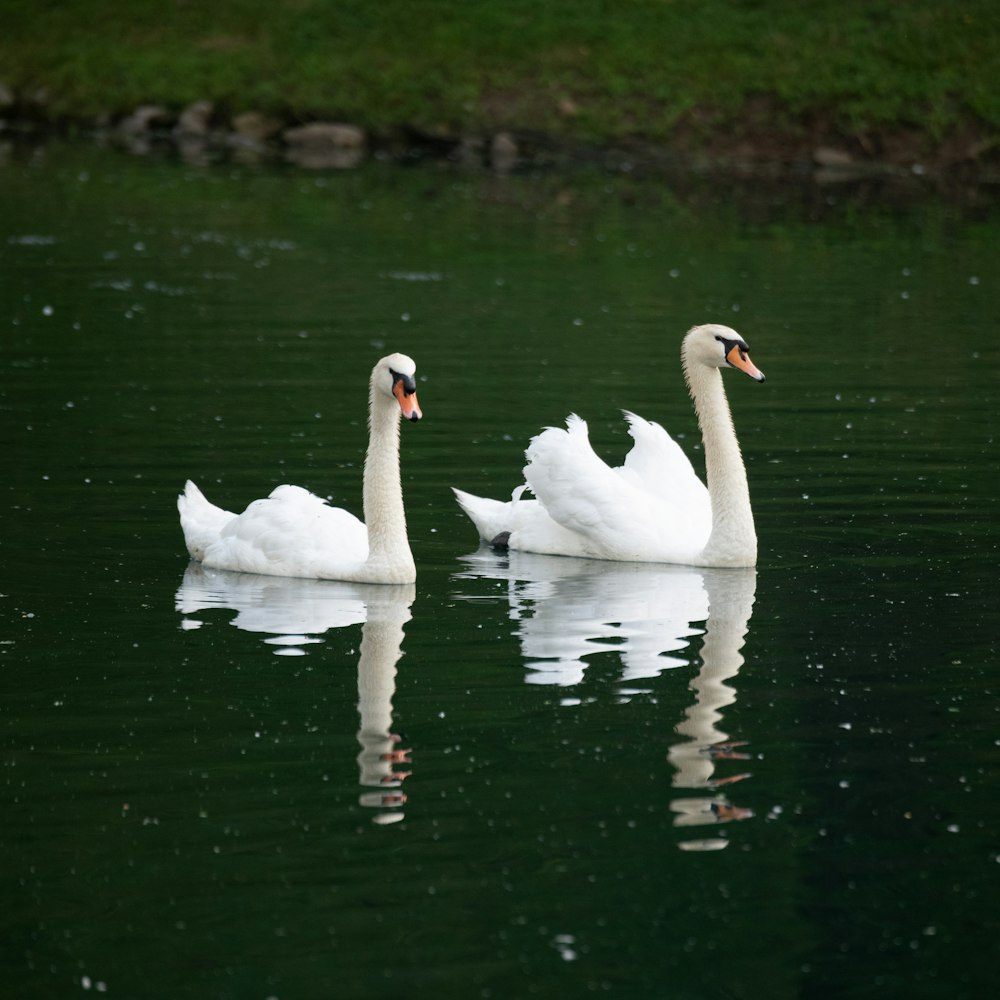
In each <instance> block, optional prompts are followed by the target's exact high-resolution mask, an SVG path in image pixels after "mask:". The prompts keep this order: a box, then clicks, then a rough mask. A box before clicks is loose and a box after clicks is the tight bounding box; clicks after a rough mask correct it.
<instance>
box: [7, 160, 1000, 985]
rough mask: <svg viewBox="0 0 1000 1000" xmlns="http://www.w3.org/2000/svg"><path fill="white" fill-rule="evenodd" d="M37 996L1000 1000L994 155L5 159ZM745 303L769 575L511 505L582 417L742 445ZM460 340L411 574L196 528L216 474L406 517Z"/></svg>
mask: <svg viewBox="0 0 1000 1000" xmlns="http://www.w3.org/2000/svg"><path fill="white" fill-rule="evenodd" d="M0 173H2V175H3V184H2V185H0V218H2V219H3V224H2V226H3V230H2V238H0V271H2V282H0V306H2V308H0V324H2V327H3V329H4V331H5V332H4V334H3V337H2V338H0V366H2V373H3V375H2V381H0V407H2V411H3V419H2V421H0V443H2V447H3V454H4V457H5V462H4V467H5V471H6V475H5V477H4V481H3V488H2V502H0V517H2V521H3V533H2V535H0V546H2V548H0V556H2V562H0V565H2V579H0V594H2V597H3V604H4V607H5V608H6V609H7V614H6V616H5V621H6V626H5V629H4V634H3V636H2V637H0V642H2V645H0V656H2V660H0V662H2V663H3V666H4V676H5V678H6V685H5V698H4V705H3V711H2V713H0V727H2V734H3V764H4V780H3V786H2V787H3V794H4V809H3V813H4V823H3V825H2V833H0V843H2V847H3V857H4V863H3V866H2V877H3V886H4V900H5V906H4V916H3V935H2V936H3V940H4V949H3V953H4V966H3V967H4V978H5V981H6V982H7V983H9V984H10V986H9V988H10V990H12V991H13V992H12V995H15V994H16V995H18V996H24V997H29V996H37V997H48V996H52V997H62V996H66V995H70V994H72V993H75V992H76V991H77V990H81V989H82V990H84V991H102V992H103V991H106V992H107V993H108V994H109V995H111V994H114V995H118V996H127V997H163V996H171V997H178V998H180V997H194V998H201V997H206V998H207V997H212V998H221V997H234V998H243V997H261V998H264V997H271V996H273V997H280V998H282V1000H290V998H298V997H313V996H337V997H361V996H370V995H373V994H375V995H383V996H426V997H441V996H456V997H468V996H483V997H489V996H494V997H503V996H525V995H537V996H560V997H575V996H584V995H590V994H592V993H596V994H601V993H610V994H612V995H620V996H628V997H663V996H671V997H692V998H694V997H699V998H700V997H748V998H750V997H754V998H756V997H762V996H768V997H792V996H810V997H822V996H838V997H839V996H843V997H868V996H887V995H888V996H893V995H897V994H903V993H905V994H906V995H908V996H913V997H948V998H953V997H962V996H972V995H974V994H975V995H981V994H982V993H983V992H984V990H986V989H988V987H989V986H990V985H991V984H992V981H993V979H994V974H993V969H992V963H991V962H990V955H991V948H992V943H993V941H994V940H995V939H996V936H997V933H998V931H1000V926H998V920H997V915H996V913H997V911H996V907H995V905H994V902H993V900H994V897H995V889H994V885H995V882H996V878H997V874H998V867H997V863H998V857H1000V844H998V841H997V833H996V831H997V826H998V820H1000V816H998V807H997V804H996V794H995V785H996V780H997V777H998V740H1000V734H998V727H997V716H998V712H997V706H998V702H997V697H996V690H995V688H996V680H995V659H996V634H997V631H998V627H1000V614H998V606H997V602H996V601H995V600H994V599H993V596H992V595H993V593H994V590H995V586H994V577H995V564H996V557H997V548H996V532H995V528H994V525H995V523H996V515H997V510H996V501H995V497H996V494H997V473H996V461H995V454H996V450H995V443H994V434H995V432H994V426H993V424H994V421H993V419H992V417H993V413H994V410H995V408H996V388H995V387H996V386H997V384H998V378H1000V348H998V346H997V343H996V340H995V338H994V337H993V335H992V331H993V330H994V329H996V327H997V321H998V318H1000V317H998V311H1000V296H998V294H997V286H996V249H995V248H996V246H997V245H998V239H1000V214H998V211H997V206H996V203H995V202H994V201H992V200H990V198H989V193H988V192H986V193H984V194H982V195H981V197H980V199H979V200H978V201H974V202H967V203H957V202H955V201H945V200H939V199H937V198H935V197H934V196H933V195H931V194H923V195H921V196H920V197H915V198H909V197H908V198H905V199H904V198H897V197H895V195H894V193H893V192H891V191H881V190H877V189H863V190H862V189H850V188H804V189H802V190H801V191H798V190H793V189H790V188H788V189H783V190H764V189H760V188H757V187H752V186H748V187H744V188H736V187H733V186H723V185H717V184H711V183H709V182H708V181H703V182H698V183H694V184H690V185H686V186H679V187H678V186H672V185H669V184H667V183H665V182H663V181H662V179H637V178H629V177H621V176H609V175H601V174H597V173H581V174H577V175H558V176H556V175H548V176H516V175H515V176H511V177H506V178H495V177H490V176H487V175H484V174H479V173H462V172H458V171H453V170H447V169H441V168H438V167H415V168H413V169H409V170H407V169H402V168H399V167H391V166H388V165H380V164H370V165H368V166H366V167H364V168H362V169H359V170H357V171H353V172H345V173H332V174H318V173H308V172H302V171H296V170H291V169H288V170H269V171H264V170H260V171H258V170H255V169H253V168H249V167H235V168H234V167H226V168H219V167H195V166H190V165H185V164H181V163H174V162H155V161H153V162H139V161H134V160H129V159H126V158H122V157H120V156H118V155H116V154H113V153H110V152H104V151H100V150H95V149H92V148H89V147H74V146H53V147H48V148H47V149H46V150H43V151H40V152H31V153H28V152H23V151H15V153H14V154H12V155H11V156H10V157H9V158H8V159H7V160H6V161H5V162H4V163H3V165H2V167H0ZM707 321H715V322H725V323H729V324H730V325H733V326H735V327H737V329H739V331H740V332H741V333H742V334H743V335H744V336H745V337H746V339H747V340H748V341H749V343H750V345H751V347H752V349H753V356H754V360H755V361H756V362H757V363H758V364H759V365H760V367H761V368H762V369H763V370H764V371H765V372H766V373H767V376H768V381H767V383H766V384H765V385H763V386H758V385H756V384H754V383H752V382H750V381H749V380H746V379H741V378H740V377H739V376H738V375H737V374H736V373H731V377H729V378H728V379H727V386H728V391H729V396H730V400H731V402H732V405H733V410H734V417H735V421H736V425H737V429H738V433H739V435H740V439H741V443H742V446H743V451H744V455H745V458H746V461H747V466H748V471H749V478H750V485H751V492H752V496H753V502H754V508H755V511H756V517H757V529H758V535H759V538H760V550H761V558H760V563H759V565H758V567H757V569H756V571H755V572H754V571H750V572H736V573H727V572H719V571H714V572H710V571H696V570H692V569H685V568H679V567H672V568H671V567H655V566H639V567H636V566H619V565H605V564H600V563H592V562H582V561H575V560H560V559H552V558H544V557H533V556H524V555H518V554H516V553H512V554H510V555H509V556H499V555H496V554H494V553H491V552H489V551H485V550H478V549H477V544H476V538H475V533H474V531H473V530H472V527H471V525H470V524H469V523H468V522H467V521H466V520H465V518H464V516H463V515H462V513H461V512H460V511H459V509H458V507H457V506H456V505H455V504H454V502H453V501H452V499H451V496H450V491H449V489H448V487H449V486H450V485H453V484H454V485H460V486H462V487H463V488H466V489H469V490H472V491H473V492H479V493H483V494H488V495H492V496H506V495H509V492H510V490H511V489H512V488H513V487H515V486H516V485H518V483H519V481H520V480H519V469H520V467H521V465H522V452H523V448H524V445H525V444H526V443H527V440H528V438H529V437H530V436H531V435H532V434H533V433H536V432H537V431H538V430H539V429H540V428H541V427H543V426H546V425H548V424H553V423H558V422H559V421H561V420H562V419H563V418H564V417H565V415H566V414H567V413H568V412H570V411H577V412H579V413H580V414H581V415H583V416H584V417H586V418H587V419H588V422H589V425H590V431H591V437H592V439H593V440H594V442H595V444H596V446H597V447H598V449H599V450H600V451H601V453H602V454H604V455H606V456H607V457H608V458H609V459H614V460H618V459H620V457H621V455H622V454H623V453H624V451H625V449H626V448H627V445H628V443H629V442H630V439H629V438H628V437H627V434H626V433H625V428H624V423H623V421H622V419H621V415H620V409H621V408H628V409H631V410H635V411H636V412H638V413H641V414H643V415H645V416H647V417H650V418H653V419H656V420H659V421H660V422H662V423H663V424H664V425H665V426H666V427H667V428H668V430H670V431H671V432H672V433H673V434H674V435H675V436H676V437H677V438H678V440H679V441H680V442H681V444H682V445H683V446H684V447H685V448H686V449H687V450H688V451H689V453H690V454H692V456H693V458H694V460H695V464H696V466H698V465H699V464H700V454H699V438H698V434H697V428H696V425H695V423H694V419H693V415H692V413H691V409H690V404H689V402H688V400H687V397H686V395H685V392H684V389H683V383H682V380H681V377H680V372H679V368H678V364H677V353H678V349H679V342H680V338H681V336H682V334H683V332H684V331H685V330H686V329H687V327H688V326H690V325H692V324H693V323H697V322H707ZM393 350H402V351H405V352H407V353H409V354H411V355H412V356H413V357H414V358H415V359H416V360H417V363H418V378H419V380H420V385H419V391H420V398H421V404H422V406H423V409H424V414H425V419H424V420H423V421H422V422H421V423H420V424H418V425H412V426H409V425H408V426H405V427H404V428H403V442H402V443H403V459H402V460H403V479H404V489H405V492H406V499H407V510H408V519H409V524H410V534H411V537H412V543H413V549H414V554H415V557H416V559H417V563H418V567H419V579H418V582H417V584H416V586H415V587H412V588H407V587H404V588H377V587H376V588H364V587H352V586H349V585H345V584H337V583H329V582H322V581H320V582H316V581H313V582H310V581H288V580H271V579H261V578H257V577H241V576H234V575H233V574H225V573H217V572H208V571H204V570H202V569H201V568H199V567H197V566H190V565H189V564H188V560H187V558H186V554H185V552H184V549H183V544H182V539H181V536H180V531H179V528H178V526H177V521H176V510H175V506H174V505H175V498H176V494H177V492H178V491H179V489H180V488H181V486H182V485H183V482H184V480H185V478H187V477H191V478H193V479H195V480H196V481H197V482H198V483H199V485H201V487H202V488H203V489H204V490H205V491H206V493H207V494H208V495H209V497H210V498H212V499H214V500H215V501H216V502H219V503H221V504H222V505H224V506H227V507H230V508H234V509H242V507H243V506H245V504H246V503H248V502H249V501H250V500H252V499H254V498H256V497H258V496H262V495H264V494H265V493H266V492H269V491H270V489H272V488H273V487H274V486H275V485H277V484H278V483H281V482H294V483H299V484H300V485H303V486H307V487H309V488H311V489H313V490H314V491H316V492H317V493H320V494H321V495H323V496H331V497H333V498H334V500H335V502H337V503H339V504H343V505H344V506H347V507H348V508H349V509H351V510H353V511H355V512H356V513H360V491H361V465H362V461H363V456H364V449H365V443H366V442H365V435H366V432H365V406H366V396H367V378H368V372H369V371H370V369H371V366H372V364H373V363H374V361H375V360H376V359H377V358H378V357H379V356H381V355H382V354H385V353H388V352H389V351H393Z"/></svg>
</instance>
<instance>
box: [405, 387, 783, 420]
mask: <svg viewBox="0 0 1000 1000" xmlns="http://www.w3.org/2000/svg"><path fill="white" fill-rule="evenodd" d="M761 377H763V376H761ZM392 394H393V395H394V396H395V397H396V399H398V400H399V408H400V409H401V410H402V411H403V416H404V417H405V418H406V419H407V420H412V421H414V422H416V421H417V420H419V419H420V418H421V417H422V416H423V414H422V413H421V412H420V404H419V403H418V402H417V394H416V393H415V392H411V393H409V394H407V392H406V389H405V388H404V387H403V381H402V379H399V380H398V381H397V382H396V384H395V385H394V386H393V387H392Z"/></svg>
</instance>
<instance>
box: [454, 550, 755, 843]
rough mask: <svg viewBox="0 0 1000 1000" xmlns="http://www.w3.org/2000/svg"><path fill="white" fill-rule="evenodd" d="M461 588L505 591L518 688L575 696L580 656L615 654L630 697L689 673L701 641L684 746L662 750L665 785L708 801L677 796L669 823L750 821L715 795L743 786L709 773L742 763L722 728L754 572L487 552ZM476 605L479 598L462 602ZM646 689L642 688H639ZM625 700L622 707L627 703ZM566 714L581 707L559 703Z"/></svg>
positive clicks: (739, 661)
mask: <svg viewBox="0 0 1000 1000" xmlns="http://www.w3.org/2000/svg"><path fill="white" fill-rule="evenodd" d="M464 561H465V562H466V563H467V565H468V567H469V568H468V569H467V570H466V571H465V572H463V573H460V574H456V579H458V580H474V579H487V580H501V581H505V582H506V583H507V599H508V603H509V607H510V618H511V620H512V621H514V622H515V623H516V629H515V635H516V636H517V637H518V639H519V640H520V643H521V652H522V655H523V657H524V662H525V665H526V666H527V668H528V674H527V676H526V678H525V679H526V681H527V682H528V683H533V684H556V685H560V686H562V687H572V686H574V685H576V684H579V683H580V682H581V681H582V680H583V679H584V675H585V673H586V670H587V667H588V664H587V661H586V657H588V656H590V655H593V654H594V653H600V652H615V653H617V654H618V656H619V658H620V661H621V680H622V682H625V683H626V684H631V685H633V687H632V688H628V687H625V688H623V689H622V690H623V694H625V693H633V694H634V693H638V692H637V691H636V690H635V688H634V685H635V683H636V682H637V681H642V680H647V681H648V680H650V679H652V678H655V677H657V676H659V675H660V674H661V673H662V672H663V671H664V670H668V669H674V668H677V667H686V666H688V664H689V662H690V657H689V656H677V655H674V654H676V653H679V652H680V651H682V650H685V649H687V647H688V646H689V644H690V638H691V637H692V636H695V635H699V634H702V631H703V630H702V629H701V628H699V627H698V626H699V623H702V622H704V623H705V628H704V632H703V634H704V639H703V640H702V645H701V650H700V657H701V664H700V667H699V669H698V672H697V674H696V675H695V677H694V678H693V680H692V681H691V683H690V690H691V691H692V692H693V693H694V701H693V702H692V703H691V704H690V705H689V706H688V708H687V709H686V710H685V712H684V717H683V718H682V719H681V720H680V721H679V722H678V723H677V725H676V726H675V727H674V731H675V733H676V734H677V735H678V736H680V737H682V739H681V740H680V741H678V742H677V743H674V744H673V745H672V746H671V747H670V750H669V753H668V759H669V760H670V763H671V764H672V765H673V767H674V777H673V787H674V788H676V789H687V790H689V791H690V790H693V789H697V790H699V791H701V792H704V793H708V794H702V795H695V796H692V795H690V794H677V795H675V798H674V800H673V801H672V802H671V809H672V810H673V812H674V814H675V815H674V825H675V826H677V827H690V826H702V825H713V824H720V823H727V822H731V821H733V820H742V819H748V818H749V817H750V816H752V815H753V813H752V812H751V810H749V809H744V808H741V807H740V806H736V805H733V804H732V803H731V802H730V801H729V800H728V799H727V798H726V796H725V795H723V794H721V793H719V792H718V791H717V789H718V788H719V786H721V785H727V784H733V783H735V782H737V781H741V780H742V779H744V778H746V777H748V775H747V774H735V775H729V776H720V777H717V776H716V773H715V772H716V767H717V765H718V763H719V762H720V761H725V760H745V759H748V755H747V754H746V753H744V752H743V751H742V750H740V747H741V746H743V743H742V742H741V741H739V740H733V739H731V738H730V736H729V735H728V734H727V733H725V732H724V731H722V730H721V729H720V728H719V723H720V722H721V721H722V710H723V709H724V708H725V707H726V706H727V705H731V704H732V703H733V702H734V701H735V700H736V690H735V689H734V688H733V687H732V686H731V685H730V684H728V683H727V681H729V680H731V679H732V678H734V677H735V676H736V674H737V672H738V671H739V669H740V667H741V666H742V665H743V662H744V661H743V656H742V654H741V650H742V648H743V645H744V640H745V637H746V633H747V628H748V626H749V622H750V616H751V614H752V611H753V602H754V594H755V591H756V584H757V574H756V571H755V570H753V569H694V568H691V567H684V566H657V565H651V564H645V563H607V562H600V561H596V560H586V559H568V558H560V557H554V556H541V555H535V554H532V553H527V552H509V553H506V554H504V555H502V556H501V555H498V554H497V553H494V552H492V551H490V550H488V549H485V548H484V549H481V550H480V551H479V552H477V553H475V554H473V555H471V556H467V557H465V559H464ZM458 596H459V597H461V598H462V599H465V600H480V599H481V598H482V595H480V594H470V593H465V594H460V595H458ZM647 690H648V689H647ZM622 700H623V701H627V700H628V699H627V698H625V697H623V699H622ZM563 703H564V704H566V705H576V704H579V699H576V698H565V699H564V700H563ZM727 843H728V841H727V840H726V839H724V838H721V837H716V838H701V839H697V840H685V841H683V842H681V843H680V844H679V845H678V846H680V847H681V849H682V850H689V851H690V850H718V849H720V848H723V847H725V846H726V844H727Z"/></svg>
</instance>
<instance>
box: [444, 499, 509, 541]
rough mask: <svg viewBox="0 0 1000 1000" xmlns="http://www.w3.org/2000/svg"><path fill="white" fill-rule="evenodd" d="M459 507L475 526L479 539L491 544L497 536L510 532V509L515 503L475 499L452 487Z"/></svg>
mask: <svg viewBox="0 0 1000 1000" xmlns="http://www.w3.org/2000/svg"><path fill="white" fill-rule="evenodd" d="M452 492H453V493H454V494H455V499H456V500H457V501H458V504H459V506H460V507H461V508H462V510H464V511H465V513H466V514H467V515H468V517H469V520H470V521H472V523H473V524H474V525H475V526H476V531H478V532H479V537H480V538H482V539H483V540H484V541H487V542H492V541H493V539H495V538H496V537H497V536H498V535H501V534H503V533H505V532H509V531H511V529H512V527H513V525H512V523H511V521H512V518H511V507H512V506H513V505H514V503H516V502H517V501H507V502H505V501H503V500H490V499H489V498H487V497H477V496H474V495H473V494H472V493H466V492H465V490H460V489H456V488H455V487H454V486H453V487H452Z"/></svg>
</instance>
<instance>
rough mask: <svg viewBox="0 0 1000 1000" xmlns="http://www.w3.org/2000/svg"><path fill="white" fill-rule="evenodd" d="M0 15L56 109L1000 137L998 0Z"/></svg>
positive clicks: (115, 8)
mask: <svg viewBox="0 0 1000 1000" xmlns="http://www.w3.org/2000/svg"><path fill="white" fill-rule="evenodd" d="M0 24H2V25H3V30H2V31H0V82H3V83H5V84H6V85H7V86H8V87H10V88H12V89H13V90H14V91H15V92H16V93H18V94H31V93H33V92H34V91H36V90H38V89H39V88H44V89H45V90H46V92H47V95H48V97H47V109H48V112H49V114H50V115H52V116H54V117H57V118H59V117H63V118H88V117H94V116H97V115H100V114H106V113H110V114H112V115H119V114H123V113H124V112H126V111H128V110H131V109H132V108H133V107H134V106H135V105H137V104H139V103H141V102H156V103H163V104H166V105H168V106H169V107H171V108H175V109H176V108H180V107H182V106H183V105H184V104H186V103H188V102H190V101H194V100H197V99H199V98H204V97H207V98H209V99H211V100H214V101H215V102H216V103H217V104H218V105H219V106H220V108H222V109H223V110H225V111H229V112H231V113H237V112H240V111H244V110H248V109H251V108H255V109H260V110H265V111H272V112H277V113H281V114H282V115H289V116H292V117H296V118H310V117H315V116H329V117H335V118H339V119H343V120H350V121H354V122H356V123H358V124H361V125H363V126H365V127H367V128H370V129H374V130H389V129H392V128H393V127H395V126H399V125H403V124H409V125H414V126H417V127H420V128H424V129H428V130H438V131H448V132H456V131H463V130H480V129H495V128H500V127H510V128H520V129H537V130H543V131H547V132H550V133H554V134H557V135H563V136H577V137H580V138H584V139H588V140H594V141H608V140H615V139H621V138H624V137H631V136H637V137H643V138H647V139H652V140H661V139H664V138H667V137H668V136H669V135H670V133H671V130H672V129H673V128H674V127H675V126H676V124H677V123H678V121H679V120H681V119H682V118H684V117H685V116H687V115H688V114H689V112H691V111H692V109H697V110H698V116H697V120H698V121H701V122H703V123H705V127H719V126H720V125H721V126H725V125H727V124H729V123H737V122H738V121H739V119H740V115H741V113H742V111H743V109H744V108H746V107H747V105H748V103H750V102H753V101H757V102H758V103H760V102H764V104H765V105H766V106H767V107H768V109H769V114H771V115H772V116H773V117H774V118H775V119H776V121H775V122H774V124H775V125H777V126H789V127H796V126H797V125H801V123H803V122H806V121H808V120H809V118H810V116H816V115H822V116H824V117H826V118H828V119H830V120H832V121H834V122H835V123H836V124H837V125H838V126H839V127H841V128H843V129H845V130H848V131H850V130H860V129H867V128H879V127H886V126H898V125H904V126H907V127H912V128H916V129H919V130H921V131H922V132H924V133H925V134H926V135H928V136H929V137H930V138H932V139H933V138H940V137H941V136H942V135H944V134H945V133H946V131H947V130H948V129H949V128H950V127H952V126H955V125H958V124H962V123H966V122H970V121H971V122H978V123H979V124H980V125H985V126H986V127H987V128H990V129H1000V5H998V4H997V3H996V0H963V2H961V3H955V4H945V3H941V2H940V0H909V2H902V0H841V2H839V3H824V4H819V3H809V2H808V0H806V2H803V0H757V2H754V0H741V2H736V0H729V2H726V0H339V2H337V0H271V2H270V3H260V2H259V0H214V2H205V0H174V2H163V0H128V2H123V0H0ZM568 108H571V109H572V110H570V111H567V109H568Z"/></svg>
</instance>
